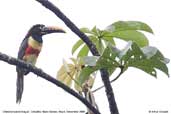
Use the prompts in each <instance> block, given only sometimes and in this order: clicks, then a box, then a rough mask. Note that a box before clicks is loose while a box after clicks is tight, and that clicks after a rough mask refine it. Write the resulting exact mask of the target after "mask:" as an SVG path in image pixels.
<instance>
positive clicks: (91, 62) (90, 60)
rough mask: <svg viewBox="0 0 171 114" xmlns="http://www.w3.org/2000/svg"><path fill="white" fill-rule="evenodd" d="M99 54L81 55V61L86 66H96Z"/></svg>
mask: <svg viewBox="0 0 171 114" xmlns="http://www.w3.org/2000/svg"><path fill="white" fill-rule="evenodd" d="M98 59H99V56H86V57H83V61H84V63H85V64H86V65H88V66H96V62H97V61H98Z"/></svg>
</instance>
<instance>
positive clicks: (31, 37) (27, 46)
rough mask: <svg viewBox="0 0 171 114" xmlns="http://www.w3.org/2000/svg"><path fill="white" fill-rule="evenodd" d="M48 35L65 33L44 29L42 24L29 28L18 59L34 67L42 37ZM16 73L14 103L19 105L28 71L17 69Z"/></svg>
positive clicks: (49, 28)
mask: <svg viewBox="0 0 171 114" xmlns="http://www.w3.org/2000/svg"><path fill="white" fill-rule="evenodd" d="M50 33H65V31H64V30H63V29H61V28H59V27H46V26H45V25H42V24H36V25H34V26H33V27H31V29H30V30H29V31H28V33H27V35H26V36H25V38H24V39H23V41H22V43H21V45H20V48H19V52H18V59H20V60H24V61H26V62H28V63H31V64H32V65H35V64H36V60H37V58H38V56H39V53H40V51H41V48H42V43H43V39H42V36H43V35H47V34H50ZM16 71H17V83H16V85H17V90H16V103H20V102H21V98H22V93H23V88H24V75H27V74H28V73H29V71H28V70H26V69H24V68H21V67H17V68H16Z"/></svg>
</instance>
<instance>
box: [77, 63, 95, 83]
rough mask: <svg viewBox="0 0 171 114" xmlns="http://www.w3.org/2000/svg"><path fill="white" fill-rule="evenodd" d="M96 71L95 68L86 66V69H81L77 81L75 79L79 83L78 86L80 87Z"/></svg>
mask: <svg viewBox="0 0 171 114" xmlns="http://www.w3.org/2000/svg"><path fill="white" fill-rule="evenodd" d="M96 70H97V68H96V67H90V66H87V67H85V68H83V69H82V70H81V73H80V75H79V77H78V79H77V81H78V82H79V84H80V85H82V84H83V83H84V82H85V81H86V80H87V79H88V77H89V76H90V74H92V73H93V72H95V71H96Z"/></svg>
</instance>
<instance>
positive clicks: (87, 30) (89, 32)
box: [80, 28, 93, 34]
mask: <svg viewBox="0 0 171 114" xmlns="http://www.w3.org/2000/svg"><path fill="white" fill-rule="evenodd" d="M80 30H81V32H84V33H88V34H93V32H92V31H91V30H90V29H88V28H80Z"/></svg>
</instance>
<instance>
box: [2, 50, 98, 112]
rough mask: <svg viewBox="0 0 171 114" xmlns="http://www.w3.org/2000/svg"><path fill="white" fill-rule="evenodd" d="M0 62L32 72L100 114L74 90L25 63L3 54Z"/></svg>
mask: <svg viewBox="0 0 171 114" xmlns="http://www.w3.org/2000/svg"><path fill="white" fill-rule="evenodd" d="M0 60H1V61H4V62H7V63H9V64H10V65H15V66H18V67H22V68H24V69H27V70H28V71H30V72H33V73H34V74H36V75H38V76H40V77H41V78H43V79H45V80H48V81H49V82H51V83H53V84H55V85H56V86H58V87H60V88H62V89H63V90H65V91H66V92H68V93H69V94H71V95H73V96H74V97H76V98H77V99H79V100H80V101H81V102H82V103H83V104H85V105H86V106H87V107H88V108H89V109H90V110H91V111H92V112H94V114H100V112H99V111H98V110H97V109H96V108H95V107H93V106H92V105H91V104H90V103H89V102H88V101H87V100H86V99H85V98H83V97H82V96H80V95H79V94H78V93H76V92H75V91H74V90H72V89H71V88H69V87H68V86H66V85H65V84H63V83H62V82H60V81H58V80H56V79H55V78H53V77H52V76H50V75H49V74H47V73H45V72H44V71H42V70H41V69H39V68H37V67H35V66H33V65H31V64H29V63H26V62H24V61H22V60H18V59H16V58H13V57H10V56H8V55H6V54H3V53H1V52H0Z"/></svg>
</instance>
